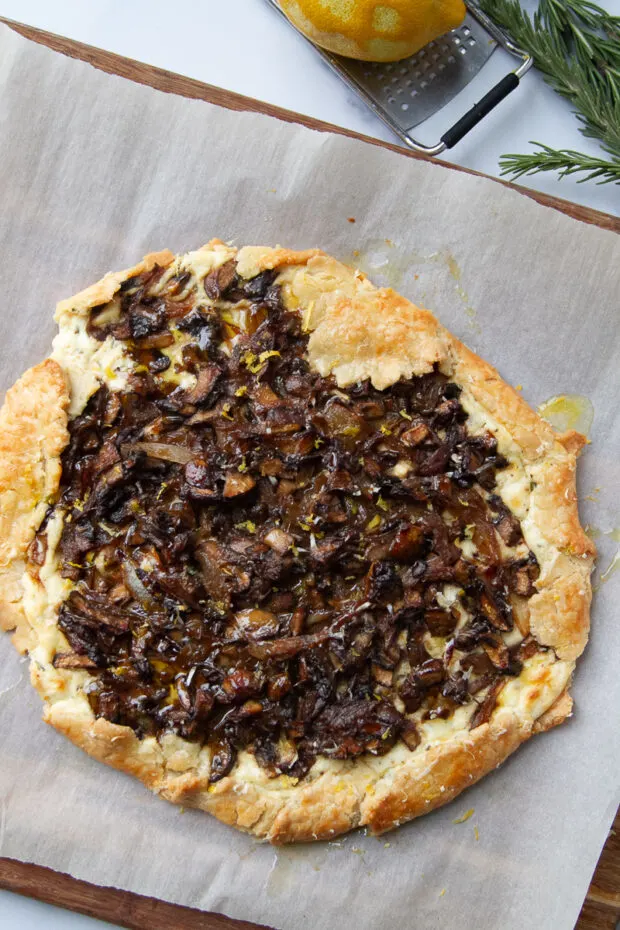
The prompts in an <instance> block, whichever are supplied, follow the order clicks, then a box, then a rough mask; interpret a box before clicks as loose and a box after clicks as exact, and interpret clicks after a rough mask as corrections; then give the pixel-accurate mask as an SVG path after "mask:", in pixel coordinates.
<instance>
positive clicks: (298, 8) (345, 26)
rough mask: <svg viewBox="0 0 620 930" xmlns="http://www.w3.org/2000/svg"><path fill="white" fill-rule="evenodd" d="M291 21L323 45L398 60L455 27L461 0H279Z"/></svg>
mask: <svg viewBox="0 0 620 930" xmlns="http://www.w3.org/2000/svg"><path fill="white" fill-rule="evenodd" d="M280 6H281V7H282V9H283V11H284V12H285V13H286V15H287V16H288V18H289V19H290V21H291V22H292V23H293V25H294V26H296V27H297V28H298V29H299V30H300V31H301V32H303V33H304V35H306V36H308V38H309V39H312V41H313V42H316V44H317V45H321V46H322V47H323V48H326V49H329V50H330V51H331V52H336V53H337V54H338V55H346V56H347V57H348V58H360V59H362V60H364V61H398V60H399V59H400V58H406V57H407V56H408V55H413V54H414V53H415V52H417V51H418V50H419V49H421V48H422V47H423V46H424V45H427V44H428V43H429V42H431V41H432V40H433V39H436V38H437V37H438V36H441V35H443V34H444V33H445V32H449V31H450V30H451V29H455V28H456V26H459V25H460V24H461V23H462V22H463V19H464V18H465V4H464V3H463V0H384V2H383V3H377V2H376V0H280Z"/></svg>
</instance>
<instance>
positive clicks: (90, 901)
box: [0, 858, 269, 930]
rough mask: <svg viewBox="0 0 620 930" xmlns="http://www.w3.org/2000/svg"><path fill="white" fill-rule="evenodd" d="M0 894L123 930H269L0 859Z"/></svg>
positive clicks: (262, 926)
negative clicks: (40, 904) (14, 895)
mask: <svg viewBox="0 0 620 930" xmlns="http://www.w3.org/2000/svg"><path fill="white" fill-rule="evenodd" d="M0 889H2V890H4V891H12V892H14V893H16V894H20V895H24V896H25V897H28V898H35V899H36V900H37V901H43V902H45V903H46V904H53V905H54V906H56V907H64V908H66V909H67V910H70V911H77V912H78V913H80V914H85V915H86V916H87V917H94V918H96V919H98V920H107V921H109V922H110V923H113V924H118V925H119V926H121V927H127V928H128V930H171V928H172V927H174V928H175V930H269V928H266V927H264V925H259V924H252V923H248V922H247V921H245V920H234V919H233V918H231V917H225V916H224V915H223V914H215V913H212V912H207V911H199V910H196V909H195V908H192V907H184V906H183V905H180V904H170V903H168V902H167V901H160V900H159V899H158V898H149V897H145V896H144V895H139V894H135V893H134V892H132V891H122V890H121V889H119V888H105V887H101V886H99V885H92V884H91V883H90V882H84V881H81V880H79V879H77V878H73V877H72V876H71V875H66V874H64V873H63V872H54V871H53V870H52V869H47V868H45V867H44V866H41V865H34V864H32V863H27V862H18V861H17V860H16V859H6V858H0Z"/></svg>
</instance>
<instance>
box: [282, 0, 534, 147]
mask: <svg viewBox="0 0 620 930" xmlns="http://www.w3.org/2000/svg"><path fill="white" fill-rule="evenodd" d="M268 2H269V3H270V4H271V6H273V7H275V9H276V10H278V12H279V13H280V14H281V15H282V16H284V13H283V12H282V10H281V9H280V7H279V5H278V3H277V0H268ZM287 22H288V20H287ZM308 41H310V40H308ZM310 44H313V43H310ZM498 45H501V46H502V48H504V49H506V51H507V52H509V53H510V54H511V55H514V56H515V57H516V58H519V59H520V60H521V64H520V65H519V67H517V68H516V69H515V70H514V71H511V72H510V73H509V74H507V75H506V76H505V77H504V78H502V80H501V81H499V83H497V84H496V85H495V87H493V88H491V90H490V91H489V92H488V93H487V94H486V95H485V96H484V97H483V98H482V100H480V101H479V102H478V103H476V104H475V105H474V106H473V107H472V108H471V109H470V110H468V111H467V113H465V114H464V115H463V116H462V117H461V118H460V119H459V120H458V121H457V122H456V123H455V124H454V126H452V127H451V128H450V129H448V130H447V131H446V132H445V133H444V134H443V136H442V137H441V139H440V141H439V142H438V143H436V144H435V145H424V144H423V143H421V142H418V141H416V139H414V138H413V136H412V135H411V131H412V130H413V129H414V128H415V127H416V126H417V125H418V124H419V123H422V122H423V121H424V120H425V119H428V117H429V116H432V115H433V114H434V113H437V111H438V110H441V108H442V107H443V106H445V105H446V104H447V103H448V102H449V101H450V100H452V98H453V97H455V96H456V95H457V94H458V93H460V91H462V90H463V88H465V87H467V85H468V84H469V82H470V81H471V80H472V78H473V77H475V75H476V74H478V72H479V71H480V70H481V69H482V67H483V66H484V64H485V62H486V61H487V60H488V59H489V58H490V57H491V55H492V54H493V52H494V51H495V49H496V48H497V46H498ZM313 47H314V48H315V49H316V51H317V52H318V53H319V55H321V57H322V58H323V60H324V61H326V62H327V64H328V65H329V66H330V68H332V69H333V70H334V71H335V72H336V73H337V74H338V75H339V76H340V77H341V78H342V79H343V80H344V81H345V83H346V84H348V85H349V87H351V89H352V90H354V91H355V92H356V93H357V94H358V95H359V96H360V97H362V99H363V100H365V101H366V103H367V104H368V106H369V107H370V108H371V110H372V111H373V112H374V113H376V115H377V116H378V117H379V118H380V119H381V120H383V122H384V123H386V124H387V125H388V126H389V127H390V129H391V130H392V131H393V132H395V133H396V135H397V136H399V138H400V139H402V141H403V142H404V143H405V145H407V146H408V147H409V148H412V149H415V150H416V151H417V152H424V153H425V154H427V155H438V154H439V153H440V152H443V151H444V149H447V148H452V146H454V145H456V143H457V142H458V141H459V140H460V139H462V138H463V136H464V135H466V134H467V133H468V132H469V131H470V129H473V128H474V126H476V125H477V124H478V123H479V122H480V120H481V119H482V118H483V117H484V116H486V115H487V113H489V112H490V111H491V110H492V109H493V108H494V107H496V106H497V104H498V103H500V101H502V100H503V99H504V98H505V97H506V96H507V95H508V94H509V93H510V92H511V91H513V90H515V88H516V87H518V86H519V81H520V79H521V78H522V77H523V75H524V74H526V73H527V71H529V69H530V68H531V66H532V57H531V55H528V54H527V53H526V52H523V51H521V49H519V48H517V46H516V45H514V44H513V42H511V40H510V39H509V38H508V36H506V35H505V34H504V33H503V32H502V31H501V30H500V29H499V28H498V27H497V26H496V25H495V24H494V23H493V22H492V21H491V20H490V19H489V18H488V17H487V16H486V15H485V14H484V13H483V12H482V11H481V10H479V9H478V8H477V7H475V6H474V5H473V4H472V3H468V12H467V15H466V17H465V20H464V22H463V23H462V25H461V26H459V27H458V28H457V29H453V30H452V32H449V33H447V34H446V35H444V36H441V37H440V38H439V39H435V40H434V41H433V42H429V44H428V45H426V46H425V47H424V48H423V49H420V51H419V52H416V54H415V55H411V56H410V57H409V58H404V59H403V60H402V61H395V62H391V63H384V62H376V63H375V62H367V61H356V60H355V59H353V58H343V57H342V56H340V55H334V54H333V53H332V52H328V51H326V50H325V49H322V48H319V47H318V46H316V45H313Z"/></svg>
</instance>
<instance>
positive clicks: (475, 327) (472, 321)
mask: <svg viewBox="0 0 620 930" xmlns="http://www.w3.org/2000/svg"><path fill="white" fill-rule="evenodd" d="M446 262H447V265H448V271H449V272H450V275H451V276H452V277H453V278H454V280H455V281H456V293H457V294H458V295H459V297H460V298H461V300H462V302H463V303H464V304H465V316H466V317H467V319H468V324H467V325H468V326H469V328H470V330H471V331H472V333H481V332H482V330H481V329H480V323H479V322H478V314H477V313H476V310H475V308H474V307H472V305H471V300H470V299H469V294H467V293H466V292H465V291H464V290H463V287H462V286H461V283H460V281H461V269H460V268H459V266H458V264H457V261H456V258H455V257H454V255H451V254H450V252H448V253H447V255H446Z"/></svg>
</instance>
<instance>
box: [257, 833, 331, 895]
mask: <svg viewBox="0 0 620 930" xmlns="http://www.w3.org/2000/svg"><path fill="white" fill-rule="evenodd" d="M326 860H327V850H326V848H325V844H319V845H318V846H316V847H314V848H312V849H310V848H307V847H305V848H301V849H295V848H291V849H279V850H278V851H277V852H275V853H274V856H273V862H272V864H271V868H270V869H269V874H268V875H267V886H266V890H267V895H268V897H270V898H275V897H277V896H278V895H279V894H282V893H284V892H288V893H289V894H290V891H291V889H292V888H294V887H295V885H296V884H297V883H298V882H299V879H300V876H303V875H307V874H308V873H310V872H320V871H321V866H323V865H324V864H325V862H326Z"/></svg>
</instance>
